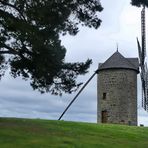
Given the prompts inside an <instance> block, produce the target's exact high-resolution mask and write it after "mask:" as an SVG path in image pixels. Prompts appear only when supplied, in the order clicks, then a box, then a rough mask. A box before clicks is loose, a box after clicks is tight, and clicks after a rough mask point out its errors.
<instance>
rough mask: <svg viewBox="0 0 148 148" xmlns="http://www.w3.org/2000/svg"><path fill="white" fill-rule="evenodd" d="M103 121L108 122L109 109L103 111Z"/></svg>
mask: <svg viewBox="0 0 148 148" xmlns="http://www.w3.org/2000/svg"><path fill="white" fill-rule="evenodd" d="M102 123H107V111H106V110H104V111H102Z"/></svg>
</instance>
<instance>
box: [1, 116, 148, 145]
mask: <svg viewBox="0 0 148 148" xmlns="http://www.w3.org/2000/svg"><path fill="white" fill-rule="evenodd" d="M50 147H51V148H52V147H60V148H62V147H63V148H83V147H84V148H93V147H94V148H95V147H96V148H122V147H124V148H135V147H137V148H147V147H148V128H147V127H136V126H124V125H111V124H94V123H81V122H66V121H51V120H41V119H16V118H0V148H50Z"/></svg>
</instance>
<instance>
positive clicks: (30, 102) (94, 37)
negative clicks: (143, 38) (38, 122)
mask: <svg viewBox="0 0 148 148" xmlns="http://www.w3.org/2000/svg"><path fill="white" fill-rule="evenodd" d="M101 2H102V5H103V7H104V10H103V12H102V13H100V17H101V19H102V25H101V26H100V28H99V29H98V30H94V29H88V28H81V29H80V32H79V33H78V35H77V36H75V37H73V36H69V35H67V36H64V37H62V44H63V45H64V46H65V47H66V48H67V54H66V61H67V62H77V61H79V62H81V61H85V60H87V59H88V58H90V59H92V60H93V64H92V65H91V67H90V69H89V73H88V74H86V75H85V76H80V77H79V78H78V81H83V82H86V81H87V80H88V78H89V77H90V76H91V75H92V74H93V73H94V71H95V70H96V69H97V68H98V63H101V62H104V61H105V60H106V59H107V58H109V57H110V56H111V55H112V54H113V53H114V52H115V51H116V50H117V43H118V44H119V51H120V52H121V53H122V54H123V55H124V56H125V57H137V56H138V51H137V44H136V37H137V36H140V18H139V17H140V9H138V8H136V7H132V6H130V0H120V1H119V0H114V1H108V0H103V1H101ZM139 83H140V78H138V84H139ZM0 90H1V91H0V110H1V112H0V116H2V117H19V118H20V117H22V118H43V119H54V120H56V119H58V118H59V116H60V115H61V113H62V112H63V111H64V109H65V108H66V107H67V105H68V104H69V103H70V101H71V100H72V99H73V97H74V96H75V95H76V93H74V94H72V95H66V94H63V96H62V97H59V96H52V95H50V94H42V95H41V94H40V93H39V92H37V91H33V90H32V88H31V86H30V85H29V81H23V80H21V78H16V79H13V78H11V77H10V76H9V74H8V73H7V74H6V76H5V77H4V78H3V79H2V80H1V83H0ZM140 92H141V87H140V85H138V103H139V105H140V99H141V93H140ZM138 117H139V118H138V120H139V123H143V124H145V125H147V126H148V121H147V119H148V115H147V113H146V112H145V111H143V110H142V109H141V108H139V109H138ZM62 119H63V120H72V121H84V122H96V120H97V78H96V76H95V77H94V78H93V80H92V81H91V82H90V83H89V84H88V85H87V87H86V88H85V89H84V91H83V92H82V93H81V94H80V96H79V97H78V98H77V100H76V101H75V102H74V103H73V104H72V106H71V107H70V109H69V110H68V111H67V112H66V114H65V115H64V116H63V118H62Z"/></svg>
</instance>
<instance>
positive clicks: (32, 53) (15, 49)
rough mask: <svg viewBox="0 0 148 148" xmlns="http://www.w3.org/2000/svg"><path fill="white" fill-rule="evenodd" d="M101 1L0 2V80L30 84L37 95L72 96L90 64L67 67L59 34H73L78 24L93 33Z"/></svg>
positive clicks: (96, 26) (74, 64)
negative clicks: (5, 77)
mask: <svg viewBox="0 0 148 148" xmlns="http://www.w3.org/2000/svg"><path fill="white" fill-rule="evenodd" d="M102 9H103V8H102V6H101V4H100V1H99V0H89V1H88V0H0V62H1V64H0V76H1V77H2V76H3V75H4V72H5V71H6V69H7V68H8V67H10V74H11V75H12V76H13V77H17V76H21V77H22V78H23V79H25V80H30V84H31V86H32V87H33V89H37V90H39V91H40V92H41V93H43V92H50V93H51V94H55V95H60V94H62V92H65V93H71V92H73V91H75V90H76V89H77V88H78V87H79V86H80V84H81V83H77V82H76V78H77V76H78V75H82V74H85V73H86V72H87V69H88V68H89V66H90V64H91V60H90V59H88V60H87V61H86V62H76V63H66V62H65V61H64V58H65V54H66V49H65V47H64V46H62V45H61V40H60V38H59V36H60V35H61V34H62V35H66V34H67V33H69V34H70V35H76V34H77V33H78V31H79V26H80V24H81V25H82V26H87V27H90V28H91V27H93V28H95V29H97V28H98V27H99V26H100V23H101V20H100V19H99V18H98V12H101V11H102Z"/></svg>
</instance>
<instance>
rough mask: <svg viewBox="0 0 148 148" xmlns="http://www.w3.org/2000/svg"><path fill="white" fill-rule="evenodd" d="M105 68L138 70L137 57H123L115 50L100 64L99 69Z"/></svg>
mask: <svg viewBox="0 0 148 148" xmlns="http://www.w3.org/2000/svg"><path fill="white" fill-rule="evenodd" d="M105 69H132V70H135V71H137V72H139V62H138V58H125V57H124V56H123V55H121V54H120V53H119V52H118V51H116V52H115V53H114V54H113V55H112V56H111V57H110V58H108V59H107V60H106V61H105V62H104V63H102V64H100V66H99V71H101V70H105Z"/></svg>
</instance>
